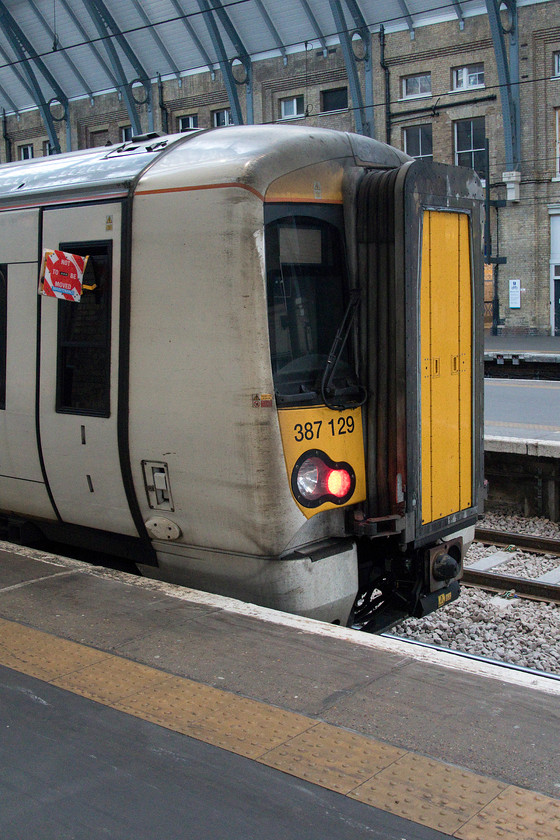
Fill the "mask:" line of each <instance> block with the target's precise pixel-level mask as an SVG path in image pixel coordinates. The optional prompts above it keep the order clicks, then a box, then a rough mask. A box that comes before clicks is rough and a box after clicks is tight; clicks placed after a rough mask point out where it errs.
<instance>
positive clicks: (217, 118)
mask: <svg viewBox="0 0 560 840" xmlns="http://www.w3.org/2000/svg"><path fill="white" fill-rule="evenodd" d="M212 124H213V126H214V128H220V127H221V126H223V125H233V117H232V115H231V108H222V109H221V110H220V111H213V112H212Z"/></svg>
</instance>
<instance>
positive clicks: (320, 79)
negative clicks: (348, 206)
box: [0, 0, 560, 334]
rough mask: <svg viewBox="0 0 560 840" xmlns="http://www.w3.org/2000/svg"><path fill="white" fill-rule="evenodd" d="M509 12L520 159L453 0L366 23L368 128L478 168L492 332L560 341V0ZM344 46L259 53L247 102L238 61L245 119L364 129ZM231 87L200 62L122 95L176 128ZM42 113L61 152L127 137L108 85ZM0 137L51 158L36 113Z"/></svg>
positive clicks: (216, 110)
mask: <svg viewBox="0 0 560 840" xmlns="http://www.w3.org/2000/svg"><path fill="white" fill-rule="evenodd" d="M362 5H365V4H362ZM469 5H470V4H463V6H465V7H466V6H469ZM514 5H515V13H516V16H517V25H516V26H515V27H514V30H515V31H514V32H512V31H511V29H512V27H511V17H510V14H509V11H508V10H507V9H506V10H505V11H502V13H501V14H502V21H501V22H502V29H503V31H505V39H506V50H507V51H508V52H507V55H509V59H510V60H513V58H512V57H513V53H512V50H513V49H515V50H516V60H515V65H516V67H518V68H519V69H518V73H519V84H516V83H515V78H514V77H513V76H512V78H514V84H513V88H514V89H515V90H516V91H518V99H519V112H520V120H519V125H520V132H519V135H520V145H519V160H518V161H517V162H515V164H514V165H513V166H512V164H511V160H509V159H508V150H507V148H506V146H507V143H506V142H505V140H506V138H505V133H504V116H503V114H504V110H503V107H502V95H503V90H504V87H503V84H502V85H501V84H500V81H501V79H500V73H499V61H500V57H499V55H498V53H497V51H496V49H495V38H494V39H493V36H492V31H491V26H490V18H489V15H488V14H486V13H485V10H484V8H483V7H481V6H480V4H478V6H477V7H476V8H475V10H474V13H471V14H469V13H468V11H465V10H464V9H461V5H460V4H459V3H456V4H454V5H449V6H446V7H444V6H442V7H441V11H438V12H433V13H432V14H431V16H430V14H424V15H423V17H422V19H421V20H420V21H419V22H418V23H417V24H416V25H414V26H413V25H411V24H412V23H413V22H412V21H411V19H410V18H409V19H408V22H407V21H406V20H404V19H403V20H402V21H399V22H398V23H396V24H395V25H390V24H388V23H387V24H386V25H385V27H383V26H377V27H373V32H370V34H369V38H370V39H371V40H370V43H369V45H368V46H369V49H370V59H371V67H372V75H371V80H372V81H371V83H370V84H371V85H372V90H371V92H370V93H371V98H370V104H371V107H370V110H369V112H368V115H367V116H368V119H369V123H368V127H367V129H366V130H369V132H370V133H373V136H375V137H376V138H377V139H379V140H383V141H386V142H389V143H391V144H393V145H394V146H397V147H399V148H402V149H403V150H405V151H406V152H408V153H409V154H410V155H413V156H415V157H423V158H428V159H433V160H439V161H442V162H446V163H458V164H462V165H468V166H472V167H474V168H475V169H477V170H478V172H479V174H480V175H481V177H483V178H484V179H485V182H486V186H487V191H488V198H489V205H488V221H489V224H488V227H487V237H486V239H487V241H486V249H487V256H488V258H489V263H488V266H487V275H486V279H487V284H486V285H487V288H488V297H489V298H493V303H492V302H491V301H489V311H491V310H492V307H493V315H494V330H495V331H499V332H524V333H532V334H547V333H550V332H552V333H556V334H560V0H541V2H535V0H517V3H516V4H514ZM457 7H458V8H459V9H460V13H458V12H457ZM463 12H464V14H463ZM362 34H363V33H362ZM342 40H343V39H338V38H337V37H336V36H334V35H333V36H331V37H328V38H325V39H323V40H322V41H321V42H319V40H310V41H306V42H305V43H304V44H301V43H299V44H295V45H293V46H291V47H285V48H284V49H283V50H282V52H280V51H276V54H274V53H273V52H268V53H265V54H263V55H260V56H254V57H253V59H252V67H251V73H252V76H251V80H250V82H251V84H250V87H251V97H249V96H248V95H244V94H248V88H249V85H248V84H247V81H248V79H247V78H246V76H247V69H246V67H245V65H244V64H243V63H242V62H241V61H237V62H232V65H231V71H232V76H233V78H234V79H235V81H236V83H237V93H238V96H239V111H240V113H241V114H242V119H243V121H244V122H255V123H264V122H266V123H271V122H277V121H282V120H290V121H294V122H296V123H300V124H310V125H318V126H325V127H331V128H339V129H344V130H357V129H358V130H360V127H361V126H360V124H359V119H361V116H362V111H361V110H360V108H359V107H358V105H359V103H356V102H354V101H353V98H352V91H353V90H354V91H355V90H356V88H355V87H354V88H352V83H351V79H350V75H349V72H348V62H347V61H345V56H344V54H343V53H344V44H343V42H342ZM348 41H349V43H350V44H351V47H352V49H353V51H354V58H355V59H356V68H357V79H358V83H359V85H360V86H361V87H362V88H367V84H368V80H367V78H366V69H365V65H366V62H365V61H361V60H360V59H361V58H362V57H363V56H362V54H361V53H364V43H363V40H362V38H361V37H360V35H359V34H357V33H354V34H353V36H352V38H351V39H350V38H349V39H348ZM517 56H518V57H517ZM512 67H513V64H512ZM226 87H227V86H226V85H225V84H224V77H223V76H222V73H221V72H220V71H219V70H217V71H216V72H214V71H211V70H210V69H208V68H206V67H202V68H200V67H199V68H197V70H196V71H189V72H185V73H181V74H177V73H176V74H175V75H174V76H173V75H172V74H168V75H167V76H164V77H163V79H162V78H161V77H160V78H156V79H155V80H154V79H153V78H152V81H151V88H152V89H151V92H150V95H151V103H149V102H148V101H147V100H148V98H149V97H148V96H147V95H146V89H145V87H143V86H142V85H141V84H140V83H137V84H136V85H131V92H132V96H133V98H134V102H135V107H136V111H137V115H138V122H139V125H140V126H141V129H142V130H143V131H148V130H151V129H152V127H153V129H154V130H157V131H168V132H175V131H185V130H188V129H191V128H197V127H198V128H207V127H210V126H220V125H227V124H228V123H229V122H231V121H233V119H234V117H233V114H232V107H231V105H232V103H231V98H230V97H231V92H230V96H229V97H228V91H227V90H226ZM366 110H367V109H366ZM50 112H51V114H52V117H53V120H54V125H55V128H56V134H57V137H58V139H59V141H60V146H61V148H62V149H63V150H65V149H66V148H67V147H68V145H70V146H71V148H73V149H79V148H85V147H88V146H99V145H105V144H108V143H117V142H120V141H122V140H126V139H129V138H130V137H131V136H132V133H133V129H132V126H131V119H130V115H129V110H127V107H126V104H125V101H124V98H123V97H122V96H120V95H119V94H117V93H116V92H114V91H113V92H105V93H99V94H95V95H91V94H90V95H88V96H81V97H74V98H72V99H71V100H70V101H69V105H68V112H67V113H68V120H67V121H65V120H64V119H63V117H64V111H63V108H62V106H61V105H60V104H57V103H56V102H51V104H50ZM3 129H4V131H3V139H4V143H3V146H2V148H1V150H0V158H1V160H2V161H5V160H10V159H18V158H20V159H21V158H26V157H31V156H39V155H45V154H48V153H49V150H50V147H51V143H50V141H49V136H48V134H47V132H46V129H45V125H44V123H43V121H42V120H41V117H40V114H39V110H37V109H27V110H21V111H19V113H18V114H17V115H16V114H15V113H10V111H9V108H7V107H6V109H5V115H4V125H3ZM362 130H364V129H363V127H362ZM486 140H487V141H488V151H489V154H488V168H487V155H486V151H485V143H486ZM504 173H505V174H504ZM519 290H520V291H519ZM490 320H491V318H490Z"/></svg>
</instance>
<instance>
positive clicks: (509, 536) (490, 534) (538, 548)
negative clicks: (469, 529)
mask: <svg viewBox="0 0 560 840" xmlns="http://www.w3.org/2000/svg"><path fill="white" fill-rule="evenodd" d="M474 538H475V540H476V541H477V542H482V543H488V544H489V545H501V546H508V545H514V546H516V548H527V549H530V550H531V551H535V552H537V553H539V554H557V555H558V556H559V557H560V540H555V539H552V538H551V537H538V536H536V535H535V534H513V533H510V532H508V531H495V530H494V529H493V528H476V530H475V532H474Z"/></svg>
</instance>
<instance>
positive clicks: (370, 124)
mask: <svg viewBox="0 0 560 840" xmlns="http://www.w3.org/2000/svg"><path fill="white" fill-rule="evenodd" d="M346 5H347V6H348V8H349V10H350V14H351V15H352V17H353V19H354V26H355V27H356V30H355V31H356V33H357V34H358V35H359V36H360V38H361V40H362V44H363V45H364V56H363V58H360V59H358V58H357V57H356V54H355V52H354V50H352V55H353V58H354V61H363V62H364V86H365V96H364V103H363V109H364V114H363V122H364V134H367V136H368V137H375V122H374V113H375V109H374V107H373V56H372V53H371V34H370V31H369V27H368V25H367V23H366V19H365V18H364V16H363V14H362V10H361V9H360V7H359V5H358V3H357V0H346Z"/></svg>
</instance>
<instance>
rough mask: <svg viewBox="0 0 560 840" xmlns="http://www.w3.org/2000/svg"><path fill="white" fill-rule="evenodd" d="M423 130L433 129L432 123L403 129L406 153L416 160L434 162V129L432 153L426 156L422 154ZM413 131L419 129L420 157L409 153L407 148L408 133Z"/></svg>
mask: <svg viewBox="0 0 560 840" xmlns="http://www.w3.org/2000/svg"><path fill="white" fill-rule="evenodd" d="M422 128H432V124H431V123H423V124H421V125H409V126H406V128H404V129H403V140H404V143H403V145H404V151H405V152H406V154H407V155H410V156H411V157H413V158H415V159H416V160H433V159H434V150H433V129H432V151H431V152H429V153H426V154H423V153H422V132H421V131H420V129H422ZM413 129H418V146H419V148H420V154H419V155H413V154H412V153H411V152H409V151H408V149H407V148H406V147H407V131H412V130H413Z"/></svg>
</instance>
